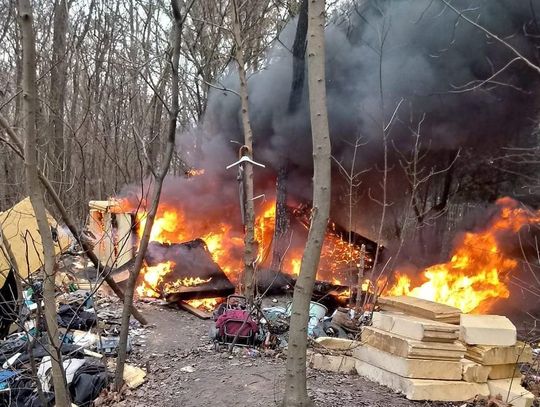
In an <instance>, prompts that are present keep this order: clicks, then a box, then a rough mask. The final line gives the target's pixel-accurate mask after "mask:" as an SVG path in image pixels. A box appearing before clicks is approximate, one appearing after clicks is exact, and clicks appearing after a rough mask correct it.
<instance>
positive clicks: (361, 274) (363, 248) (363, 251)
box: [351, 244, 370, 312]
mask: <svg viewBox="0 0 540 407" xmlns="http://www.w3.org/2000/svg"><path fill="white" fill-rule="evenodd" d="M365 263H366V245H365V244H363V245H362V246H360V261H359V263H358V264H359V266H358V282H357V283H356V290H357V291H356V312H360V311H361V310H362V283H363V280H364V269H365ZM369 289H370V287H368V292H369ZM351 297H352V290H351Z"/></svg>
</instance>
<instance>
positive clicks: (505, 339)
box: [310, 297, 535, 407]
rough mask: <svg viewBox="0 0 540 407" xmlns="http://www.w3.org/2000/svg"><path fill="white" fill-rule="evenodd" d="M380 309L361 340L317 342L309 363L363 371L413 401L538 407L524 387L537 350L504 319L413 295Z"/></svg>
mask: <svg viewBox="0 0 540 407" xmlns="http://www.w3.org/2000/svg"><path fill="white" fill-rule="evenodd" d="M379 306H380V308H381V311H377V312H373V314H372V323H371V326H364V327H363V328H362V331H361V335H360V340H358V341H353V340H347V339H341V338H340V339H338V338H319V339H318V340H317V345H318V348H317V353H314V354H313V355H312V356H311V360H310V364H311V366H312V367H313V368H315V369H320V370H327V371H334V372H341V373H349V374H354V373H358V374H359V375H361V376H364V377H365V378H367V379H370V380H372V381H375V382H378V383H380V384H382V385H384V386H387V387H390V388H391V389H393V390H395V391H398V392H400V393H403V394H404V395H405V396H406V397H407V398H408V399H411V400H434V401H468V400H472V399H474V398H477V396H481V397H480V398H482V397H484V398H486V397H487V399H491V400H499V401H501V404H498V405H512V406H514V407H530V406H532V405H533V401H534V399H535V397H534V395H533V394H532V393H531V392H529V391H528V390H526V389H525V388H524V387H522V386H521V382H522V378H523V376H522V373H521V368H522V367H524V366H530V364H531V363H532V362H533V350H532V349H531V347H530V346H529V345H526V344H525V343H523V342H519V341H517V331H516V327H515V326H514V325H513V324H512V322H510V320H508V319H507V318H506V317H503V316H498V315H469V314H462V313H461V311H460V310H459V309H457V308H453V307H449V306H447V305H443V304H439V303H435V302H431V301H426V300H421V299H417V298H414V297H381V298H379ZM487 399H486V400H487ZM506 403H508V404H506Z"/></svg>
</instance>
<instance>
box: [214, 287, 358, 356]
mask: <svg viewBox="0 0 540 407" xmlns="http://www.w3.org/2000/svg"><path fill="white" fill-rule="evenodd" d="M261 302H262V301H261V300H259V301H255V304H254V305H253V306H252V307H251V308H250V307H249V306H248V304H247V301H246V298H245V297H244V296H241V295H230V296H228V297H227V299H226V301H225V302H223V303H221V304H219V305H218V306H217V307H216V309H215V310H214V312H213V314H212V318H213V320H214V322H215V325H214V326H213V327H212V328H211V330H210V338H211V339H212V340H213V341H214V343H215V349H216V350H224V349H228V350H229V351H232V350H233V349H234V348H235V347H236V346H240V347H260V348H262V349H265V350H268V349H273V350H283V349H285V348H287V345H288V334H289V324H290V317H291V308H292V303H291V302H288V303H287V304H284V305H280V304H278V300H277V299H273V300H272V302H273V304H272V306H267V307H263V306H262V305H261ZM250 310H251V311H250ZM328 313H329V310H328V308H327V307H326V306H325V305H323V304H321V303H318V302H315V301H312V302H311V303H310V309H309V322H308V336H309V337H310V338H312V339H315V338H318V337H321V336H323V337H326V336H337V337H343V338H349V337H352V338H354V337H355V336H356V335H357V333H358V327H357V325H356V322H352V321H356V320H355V319H354V311H351V312H349V310H348V309H345V308H337V309H335V310H334V311H333V312H332V313H331V315H330V316H327V314H328Z"/></svg>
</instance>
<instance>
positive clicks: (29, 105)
mask: <svg viewBox="0 0 540 407" xmlns="http://www.w3.org/2000/svg"><path fill="white" fill-rule="evenodd" d="M18 6H19V24H20V27H21V35H22V49H23V81H22V87H23V112H24V128H25V134H26V143H25V146H24V156H25V171H26V184H27V189H28V193H29V195H30V201H31V202H32V207H33V209H34V213H35V215H36V222H37V224H38V229H39V234H40V237H41V242H42V246H43V259H44V270H45V280H44V283H43V300H44V303H45V310H44V313H45V321H46V324H47V333H48V336H49V346H48V347H49V352H50V355H51V362H52V379H53V384H54V394H55V403H56V405H57V406H60V407H69V406H70V405H71V402H70V400H69V395H68V393H67V386H66V382H65V376H64V370H63V366H62V354H61V353H60V351H59V336H58V325H57V322H56V300H55V291H56V287H55V281H54V277H55V273H56V271H55V264H54V242H53V238H52V233H51V228H50V225H49V222H48V220H47V212H46V210H45V201H44V199H43V193H42V189H41V184H40V182H39V177H38V169H37V161H38V154H37V147H36V144H37V143H36V140H37V129H36V115H37V109H38V99H37V83H36V51H35V46H36V45H35V36H34V28H33V17H32V7H31V5H30V1H29V0H19V2H18Z"/></svg>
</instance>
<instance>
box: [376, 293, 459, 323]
mask: <svg viewBox="0 0 540 407" xmlns="http://www.w3.org/2000/svg"><path fill="white" fill-rule="evenodd" d="M378 304H379V306H380V307H381V309H382V310H385V311H398V312H403V313H405V314H408V315H413V316H417V317H422V318H427V319H431V320H434V321H440V322H446V323H449V324H459V320H460V315H461V314H462V312H461V310H460V309H459V308H455V307H451V306H449V305H445V304H439V303H437V302H433V301H428V300H423V299H421V298H415V297H407V296H399V297H380V298H379V300H378Z"/></svg>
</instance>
